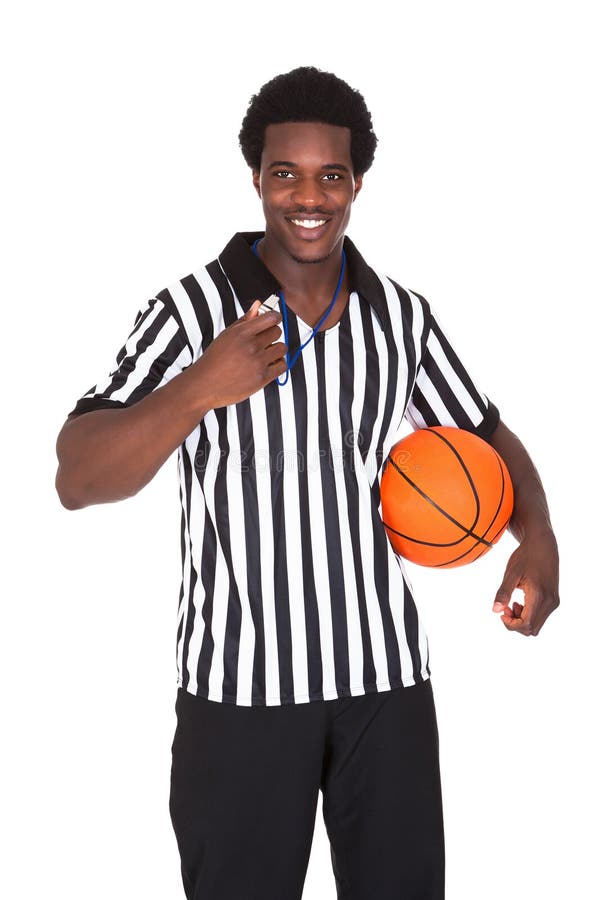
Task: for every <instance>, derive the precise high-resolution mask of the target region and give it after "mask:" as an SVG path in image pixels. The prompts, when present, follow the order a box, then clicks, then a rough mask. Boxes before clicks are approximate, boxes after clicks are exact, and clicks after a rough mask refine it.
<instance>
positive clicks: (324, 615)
mask: <svg viewBox="0 0 611 900" xmlns="http://www.w3.org/2000/svg"><path fill="white" fill-rule="evenodd" d="M298 325H299V334H300V341H301V343H303V342H304V341H306V340H307V339H308V337H309V335H310V334H311V333H312V329H311V328H309V327H308V326H307V325H306V324H305V323H304V322H301V321H299V320H298ZM315 340H316V338H314V340H313V341H311V342H310V343H309V344H308V346H307V347H306V348H305V349H304V350H303V352H302V354H301V356H302V359H303V368H304V377H305V383H306V395H307V401H306V406H307V422H308V434H307V467H308V500H309V513H310V525H311V535H312V558H313V560H314V566H313V568H314V589H315V591H316V599H317V601H318V616H319V623H320V651H321V659H322V691H323V700H335V699H336V698H337V685H336V683H335V657H334V655H333V620H332V617H331V590H330V587H329V569H328V554H327V543H326V528H325V514H324V497H323V488H322V479H321V471H320V454H319V446H320V444H319V433H318V374H317V371H316V356H315V353H316V349H315V347H314V341H315ZM289 377H290V376H289ZM280 390H282V388H281V389H280Z"/></svg>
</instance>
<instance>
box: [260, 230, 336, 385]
mask: <svg viewBox="0 0 611 900" xmlns="http://www.w3.org/2000/svg"><path fill="white" fill-rule="evenodd" d="M260 240H261V238H258V239H257V240H256V241H255V242H254V244H253V246H252V249H253V250H254V253H255V256H257V257H258V256H259V254H258V253H257V244H258V243H259V241H260ZM345 268H346V253H345V252H344V250H342V267H341V269H340V273H339V280H338V282H337V287H336V288H335V293H334V294H333V300H332V301H331V304H330V306H329V308H328V309H327V311H326V313H325V314H324V316H323V317H322V319H321V320H320V322H318V323H317V325H316V327H315V328H314V329H313V330H312V334H311V335H310V337H309V338H308V339H307V341H306V342H305V344H301V345H300V347H299V349H298V350H297V351H296V353H295V355H294V356H293V358H292V359H291V356H290V354H289V352H288V349H287V351H286V378H285V379H284V381H279V380H278V378H276V383H277V384H279V385H280V387H282V386H283V385H285V384H286V383H287V381H288V380H289V372H290V370H291V369H292V368H293V366H294V364H295V362H296V361H297V357H298V356H299V354H300V353H301V351H302V350H303V348H304V347H307V345H308V344H309V343H310V341H311V340H312V338H313V337H315V336H316V335H317V334H318V332H319V331H320V326H321V325H322V323H323V322H324V321H325V319H326V318H327V316H328V315H329V313H330V312H331V310H332V309H333V306H334V304H335V301H336V300H337V295H338V294H339V290H340V288H341V286H342V281H343V280H344V270H345ZM279 293H280V303H281V305H282V322H283V325H284V335H285V338H286V345H287V348H288V341H289V338H288V335H289V326H288V320H287V312H286V301H285V299H284V294H283V292H282V290H280V291H279Z"/></svg>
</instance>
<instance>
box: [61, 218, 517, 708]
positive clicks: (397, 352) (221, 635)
mask: <svg viewBox="0 0 611 900" xmlns="http://www.w3.org/2000/svg"><path fill="white" fill-rule="evenodd" d="M258 237H262V234H261V233H238V234H236V235H235V236H234V237H233V238H232V240H231V241H230V242H229V244H228V245H227V246H226V247H225V249H224V250H223V252H222V253H221V254H220V256H219V257H218V259H216V260H215V261H214V262H211V263H210V264H209V265H207V266H205V267H202V268H201V269H199V270H197V271H195V272H193V273H192V274H190V275H187V276H186V277H184V278H181V279H180V280H179V281H178V282H177V283H176V284H174V285H172V286H171V287H169V288H166V289H164V290H162V291H161V292H160V293H159V294H157V296H156V297H154V298H151V299H150V300H148V301H147V303H146V304H144V305H143V307H142V308H141V309H140V311H139V313H138V316H137V318H136V321H135V324H134V328H133V330H132V332H131V334H130V335H129V337H128V338H127V341H126V343H125V345H124V346H123V347H122V349H121V350H120V352H119V354H118V356H117V359H116V366H115V368H114V370H113V371H112V372H111V373H110V374H109V375H107V376H106V375H105V376H104V377H103V378H102V379H101V380H100V382H99V383H97V384H96V385H95V386H94V387H92V388H91V389H90V390H89V391H87V393H86V394H84V396H83V397H81V399H80V400H79V401H78V403H77V404H76V406H75V408H74V409H73V410H72V413H71V414H80V413H84V412H88V411H90V410H94V409H107V408H119V407H126V406H131V405H132V404H134V403H137V402H138V401H139V400H141V399H142V398H143V397H145V396H146V395H147V394H148V393H150V392H151V391H154V390H156V389H157V388H159V387H161V386H163V385H164V384H166V383H167V382H168V381H170V379H172V378H174V376H176V375H178V374H180V373H181V372H182V371H183V370H184V369H185V368H187V367H188V366H189V365H191V364H192V363H193V362H195V361H196V360H197V359H198V358H199V357H201V355H202V353H203V352H204V351H205V350H206V348H207V347H208V345H209V344H210V342H211V341H212V340H214V338H215V337H217V335H218V334H219V333H220V332H221V331H222V330H223V329H224V328H226V327H227V326H228V325H230V324H231V323H232V322H233V321H235V320H236V319H237V318H239V317H240V316H242V315H243V314H244V312H245V311H247V310H248V308H249V307H250V305H251V304H252V302H253V301H254V300H264V299H266V298H267V297H268V296H269V295H270V294H272V293H276V294H277V293H278V292H279V290H280V285H279V284H278V283H277V281H276V280H275V278H274V277H273V275H272V274H271V272H270V271H269V270H268V269H267V268H266V267H265V265H264V264H263V262H262V261H261V260H260V259H259V258H258V257H257V256H256V255H255V254H254V253H253V251H252V244H253V243H254V241H255V239H256V238H258ZM344 249H345V251H346V258H347V267H348V268H347V272H348V278H349V287H350V291H351V293H350V297H349V301H348V303H347V305H346V307H345V309H344V311H343V313H342V315H341V318H340V320H339V321H338V322H337V323H336V324H335V325H334V326H332V327H331V328H328V329H327V330H324V331H320V332H319V333H318V334H317V335H316V337H315V338H314V340H312V341H311V342H310V343H309V344H308V346H307V347H305V349H304V350H303V352H302V353H301V354H300V355H299V356H298V358H297V361H296V362H295V364H294V366H293V367H292V369H291V370H290V373H289V378H288V383H287V384H286V385H278V384H277V382H276V381H275V380H274V381H272V382H271V383H270V384H268V385H267V386H266V387H264V388H262V389H260V390H258V391H256V392H255V393H254V394H252V395H251V396H250V397H248V398H247V399H246V400H244V401H242V402H240V403H236V404H234V405H231V406H227V407H221V408H217V409H213V410H210V411H209V412H207V413H206V415H205V416H204V418H203V419H202V421H201V422H200V424H199V425H198V426H197V427H196V428H195V430H194V431H193V432H192V433H191V434H189V435H188V436H187V437H186V438H185V439H184V441H183V443H182V444H181V445H180V447H179V448H178V451H177V457H178V479H179V489H180V500H181V508H182V514H181V549H182V584H181V586H180V591H179V598H178V622H177V640H176V666H177V674H178V679H177V682H178V685H179V686H181V687H183V688H185V689H186V690H187V691H188V692H189V693H191V694H197V695H200V696H202V697H207V698H208V699H210V700H215V701H218V702H225V703H233V704H237V705H243V706H256V705H264V706H272V705H278V704H288V703H308V702H310V701H313V700H331V699H335V698H337V697H352V696H356V695H359V694H364V693H370V692H380V691H386V690H390V689H393V688H399V687H402V686H408V685H412V684H415V683H418V682H421V681H424V680H426V679H427V678H429V677H430V668H429V653H428V640H427V637H426V634H425V633H424V631H423V629H422V627H421V625H420V622H419V619H418V613H417V609H416V606H415V603H414V599H413V596H412V591H411V586H410V581H409V577H408V574H407V571H406V568H405V562H404V560H402V558H400V557H399V556H398V555H397V554H396V553H395V552H394V551H393V549H392V547H391V544H390V542H389V540H388V538H387V535H386V532H385V528H384V525H383V523H382V519H381V514H380V491H379V485H380V477H381V474H382V470H383V464H384V460H385V459H386V457H387V456H388V453H389V450H390V449H391V447H392V445H393V443H394V442H395V440H396V439H397V438H396V433H397V429H398V427H399V426H400V425H401V423H402V420H403V419H404V417H405V418H407V420H408V422H409V423H410V424H411V425H412V426H413V427H414V428H422V427H426V426H430V425H451V426H457V427H460V428H464V429H467V430H468V431H472V432H475V433H477V434H479V435H480V436H482V437H484V438H486V437H489V436H490V435H491V434H492V432H493V431H494V429H495V428H496V425H497V423H498V421H499V413H498V410H497V409H496V407H495V406H494V405H493V404H492V403H491V402H490V401H489V400H488V399H487V397H486V396H485V395H483V394H482V393H480V391H479V390H478V389H477V388H476V387H475V385H474V383H473V382H472V380H471V378H470V377H469V375H468V373H467V371H466V370H465V368H464V366H463V364H462V363H461V361H460V360H459V359H458V357H457V355H456V353H455V352H454V350H453V349H452V347H451V345H450V344H449V342H448V340H447V338H446V336H445V335H444V334H443V332H442V330H441V328H440V327H439V324H438V322H437V320H436V318H435V316H434V314H433V312H432V310H431V307H430V305H429V303H428V302H427V301H426V300H425V299H424V297H422V296H421V295H420V294H417V293H415V292H414V291H409V290H405V289H403V288H402V287H400V286H399V285H398V284H396V283H395V282H394V281H392V280H391V279H390V278H387V277H386V276H384V275H381V274H378V273H376V272H374V271H373V269H371V268H370V267H369V266H368V265H367V263H366V262H365V260H364V259H363V257H362V256H361V255H360V253H359V252H358V250H357V249H356V247H355V245H354V244H353V243H352V242H351V241H350V239H349V238H344ZM287 313H288V319H287V325H288V334H285V335H283V338H282V339H283V340H284V341H285V342H286V343H287V345H288V348H289V352H290V354H291V355H292V354H294V353H295V351H296V350H297V349H298V348H299V346H300V344H302V343H304V342H305V341H306V340H307V338H308V337H309V335H310V334H311V332H312V329H311V328H310V326H308V325H307V324H306V323H305V322H304V321H302V320H301V319H300V318H299V317H298V316H297V315H295V314H294V313H293V312H292V311H291V310H290V309H288V310H287ZM281 327H282V326H281ZM284 377H285V376H282V378H281V380H284Z"/></svg>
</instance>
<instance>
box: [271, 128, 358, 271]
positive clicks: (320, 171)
mask: <svg viewBox="0 0 611 900" xmlns="http://www.w3.org/2000/svg"><path fill="white" fill-rule="evenodd" d="M362 180H363V176H362V175H359V176H358V177H356V178H355V177H354V172H353V168H352V159H351V156H350V129H349V128H343V127H339V126H337V125H326V124H322V123H319V122H286V123H282V124H280V125H268V126H267V128H266V129H265V142H264V146H263V153H262V155H261V170H260V171H259V172H253V183H254V186H255V188H256V190H257V193H258V194H259V197H260V198H261V200H262V203H263V214H264V216H265V223H266V229H265V243H266V245H267V247H268V249H269V250H273V252H275V253H278V252H280V253H286V254H288V255H289V256H290V257H291V258H292V259H293V260H295V261H297V262H303V263H314V262H321V261H323V260H325V259H327V258H328V257H329V256H330V255H331V254H332V253H333V251H334V249H335V248H336V247H338V245H339V246H341V241H342V238H343V236H344V233H345V231H346V228H347V227H348V222H349V220H350V210H351V207H352V204H353V202H354V200H355V199H356V196H357V194H358V192H359V191H360V189H361V184H362Z"/></svg>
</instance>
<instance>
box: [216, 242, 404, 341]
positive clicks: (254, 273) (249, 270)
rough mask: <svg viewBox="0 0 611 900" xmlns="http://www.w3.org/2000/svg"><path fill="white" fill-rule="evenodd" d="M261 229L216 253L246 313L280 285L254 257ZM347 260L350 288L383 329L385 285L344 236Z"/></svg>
mask: <svg viewBox="0 0 611 900" xmlns="http://www.w3.org/2000/svg"><path fill="white" fill-rule="evenodd" d="M263 234H264V232H263V231H239V232H238V233H237V234H234V236H233V237H232V238H231V240H230V241H229V243H228V244H227V246H226V247H225V249H224V250H223V251H222V253H221V254H220V256H219V262H220V264H221V266H222V267H223V271H224V272H225V274H226V275H227V277H228V278H229V280H230V282H231V284H232V286H233V288H234V290H235V292H236V294H237V297H238V300H239V301H240V304H241V306H242V309H243V310H244V312H246V311H247V310H248V309H249V308H250V306H251V304H252V303H253V301H254V300H266V299H267V297H269V295H270V294H277V293H278V292H279V290H280V287H281V286H280V285H279V284H278V282H277V281H276V279H275V278H274V276H273V275H272V273H271V272H270V271H269V269H268V268H266V266H265V265H264V263H263V261H262V260H261V259H259V257H258V256H255V254H254V253H253V250H252V245H253V244H254V242H255V241H256V240H257V238H262V237H263ZM344 250H345V251H346V263H347V265H348V268H349V270H350V289H351V290H353V291H357V292H358V294H359V295H360V296H361V297H363V298H364V299H365V300H367V301H368V302H369V303H370V304H371V306H372V307H373V309H374V310H375V312H376V314H377V316H378V319H379V321H380V326H381V328H382V330H384V327H385V326H386V324H387V323H388V321H389V319H388V307H387V305H386V297H385V295H384V288H383V287H382V285H381V283H380V280H379V278H378V276H377V275H376V274H375V272H374V271H373V269H372V268H370V266H368V265H367V263H366V262H365V260H364V259H363V257H362V256H361V254H360V253H359V251H358V250H357V249H356V247H355V246H354V244H353V243H352V241H351V240H350V238H349V237H346V236H345V235H344Z"/></svg>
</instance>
